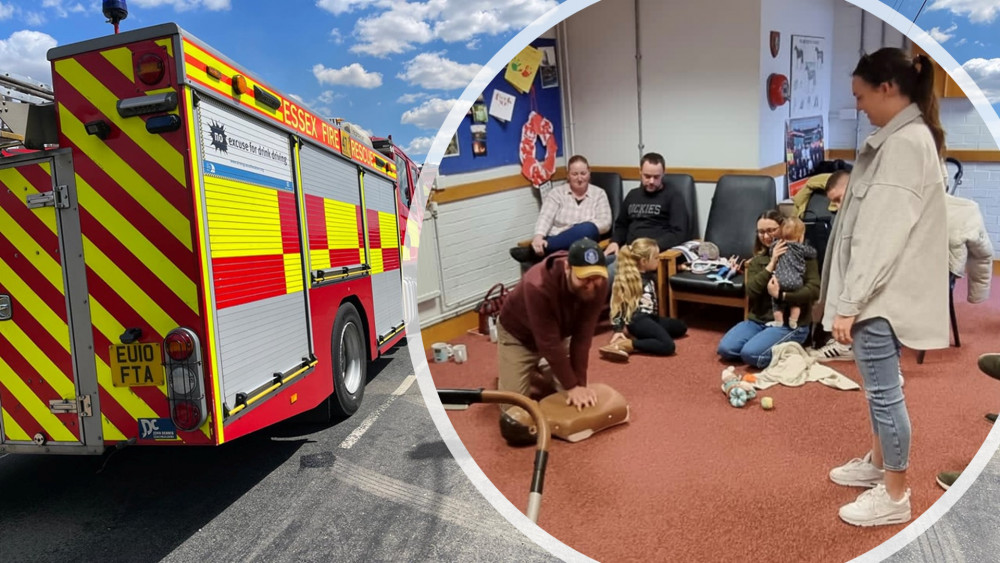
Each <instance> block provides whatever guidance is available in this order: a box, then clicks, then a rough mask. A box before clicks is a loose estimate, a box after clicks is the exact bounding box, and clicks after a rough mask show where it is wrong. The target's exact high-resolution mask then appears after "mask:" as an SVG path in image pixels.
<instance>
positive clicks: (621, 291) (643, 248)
mask: <svg viewBox="0 0 1000 563" xmlns="http://www.w3.org/2000/svg"><path fill="white" fill-rule="evenodd" d="M659 253H660V247H659V246H658V245H657V244H656V241H655V240H653V239H651V238H638V239H635V241H633V242H632V244H626V245H625V246H623V247H621V248H620V249H619V250H618V271H617V272H616V273H615V284H614V286H612V288H611V318H612V319H614V318H617V317H618V316H621V317H622V318H623V319H625V322H626V323H628V322H630V321H631V320H632V315H633V314H634V313H635V311H636V309H638V308H639V298H640V297H642V272H640V271H639V261H640V260H654V259H655V258H656V255H657V254H659Z"/></svg>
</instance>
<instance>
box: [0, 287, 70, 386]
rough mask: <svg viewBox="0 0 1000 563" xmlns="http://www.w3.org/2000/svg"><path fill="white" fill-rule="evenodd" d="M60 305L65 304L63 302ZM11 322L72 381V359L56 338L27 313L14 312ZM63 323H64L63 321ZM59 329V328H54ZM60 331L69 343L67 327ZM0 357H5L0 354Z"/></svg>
mask: <svg viewBox="0 0 1000 563" xmlns="http://www.w3.org/2000/svg"><path fill="white" fill-rule="evenodd" d="M12 297H14V305H15V307H16V306H17V296H12ZM62 303H65V302H64V301H63V302H62ZM11 321H12V322H13V323H14V324H15V325H17V327H18V328H20V329H21V331H22V332H24V334H25V335H26V336H27V337H28V338H29V339H30V340H31V341H32V342H33V343H34V344H35V346H37V347H38V349H39V350H41V351H42V352H44V353H45V355H46V357H48V358H49V360H51V361H52V363H53V364H55V365H56V367H57V368H59V371H61V372H62V373H63V375H65V376H66V379H68V380H69V381H73V359H72V357H71V356H70V353H69V352H68V351H67V350H66V349H65V348H63V345H62V343H60V342H59V340H58V339H57V338H56V337H53V336H52V335H51V334H49V332H48V331H47V330H45V327H43V326H42V325H41V323H39V322H38V319H36V318H35V317H33V316H31V315H30V314H28V311H24V310H15V314H14V316H13V318H12V319H11ZM11 321H8V322H11ZM64 322H65V321H64ZM56 328H59V327H56ZM62 329H63V331H64V332H65V334H64V335H62V336H63V337H64V338H65V341H66V342H67V343H69V327H68V326H66V325H62ZM0 357H6V356H5V355H3V354H0Z"/></svg>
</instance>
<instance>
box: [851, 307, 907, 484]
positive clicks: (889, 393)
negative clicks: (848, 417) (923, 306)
mask: <svg viewBox="0 0 1000 563" xmlns="http://www.w3.org/2000/svg"><path fill="white" fill-rule="evenodd" d="M851 338H853V339H854V362H855V363H856V364H857V366H858V371H860V372H861V377H862V379H863V381H864V388H865V396H866V397H867V398H868V413H869V416H870V417H871V421H872V432H873V433H874V434H875V435H876V436H878V441H879V443H880V444H881V445H882V459H883V462H882V466H883V467H884V468H885V469H888V470H890V471H904V470H905V469H906V468H907V466H908V465H909V463H910V415H909V413H907V411H906V401H905V399H904V398H903V388H902V387H900V386H899V350H900V347H899V341H898V340H896V334H895V333H894V332H893V330H892V325H890V324H889V321H887V320H885V319H884V318H882V317H876V318H874V319H865V320H863V321H861V322H858V323H855V324H854V326H853V327H851Z"/></svg>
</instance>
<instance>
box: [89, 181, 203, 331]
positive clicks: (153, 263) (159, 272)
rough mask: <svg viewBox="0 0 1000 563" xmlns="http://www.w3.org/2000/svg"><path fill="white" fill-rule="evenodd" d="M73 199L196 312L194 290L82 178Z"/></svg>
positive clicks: (175, 267) (186, 278)
mask: <svg viewBox="0 0 1000 563" xmlns="http://www.w3.org/2000/svg"><path fill="white" fill-rule="evenodd" d="M76 185H77V188H78V189H77V197H78V198H79V200H80V203H81V204H82V205H83V207H84V208H86V209H87V211H89V212H90V214H91V215H93V216H94V218H95V219H97V220H98V222H100V223H101V225H103V226H104V228H106V229H107V230H108V231H110V232H111V233H112V234H113V235H114V236H115V237H116V238H117V239H118V240H120V241H123V243H124V244H125V246H127V247H128V249H129V250H130V251H131V252H132V254H134V255H135V257H136V258H138V259H139V261H140V262H142V263H143V264H145V265H146V267H147V268H149V269H150V271H151V272H153V275H155V276H156V277H157V278H159V279H160V281H162V282H163V284H164V285H166V286H167V287H168V288H170V290H171V291H173V292H174V293H175V294H176V295H177V297H178V298H179V299H180V300H181V301H183V302H184V303H185V304H186V305H187V306H188V307H189V308H190V309H191V310H192V311H194V312H195V313H197V311H198V287H197V286H196V285H195V283H194V282H193V281H191V279H189V278H188V277H187V276H186V275H185V274H184V272H182V271H181V269H180V268H178V267H177V265H176V264H174V263H173V262H172V261H171V260H170V259H169V258H167V257H166V256H164V255H163V253H162V252H160V249H159V248H157V247H156V245H155V244H153V243H152V242H150V241H149V239H147V238H146V236H145V235H144V234H143V233H142V231H140V230H139V229H137V228H136V227H135V225H133V224H132V223H131V222H130V221H129V220H128V219H125V218H124V217H122V216H121V214H119V213H118V211H117V210H116V209H115V208H114V207H113V206H112V205H111V204H109V203H108V202H107V201H105V200H104V198H102V197H101V196H100V194H98V193H97V192H96V191H95V190H94V189H93V188H92V187H91V186H90V185H89V184H88V183H87V182H86V181H85V180H84V179H83V178H81V177H80V176H79V175H78V176H77V177H76Z"/></svg>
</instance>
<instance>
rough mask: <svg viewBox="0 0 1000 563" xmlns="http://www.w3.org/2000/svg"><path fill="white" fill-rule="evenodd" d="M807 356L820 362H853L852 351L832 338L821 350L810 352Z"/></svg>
mask: <svg viewBox="0 0 1000 563" xmlns="http://www.w3.org/2000/svg"><path fill="white" fill-rule="evenodd" d="M809 355H810V356H812V357H814V358H816V359H817V360H818V361H820V362H836V361H846V360H849V361H854V350H853V349H852V348H851V347H850V346H849V345H847V344H841V343H840V342H837V341H836V340H834V339H833V338H831V339H830V340H828V341H827V343H826V344H824V345H823V347H822V348H819V349H816V350H810V351H809Z"/></svg>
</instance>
